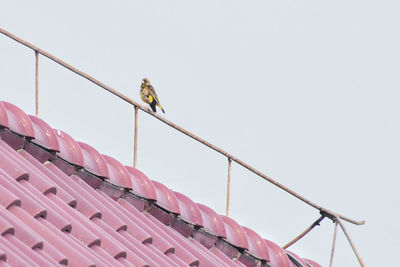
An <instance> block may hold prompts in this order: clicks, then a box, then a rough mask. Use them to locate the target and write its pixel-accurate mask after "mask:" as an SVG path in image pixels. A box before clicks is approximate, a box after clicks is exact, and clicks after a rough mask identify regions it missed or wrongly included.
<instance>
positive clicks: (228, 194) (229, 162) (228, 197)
mask: <svg viewBox="0 0 400 267" xmlns="http://www.w3.org/2000/svg"><path fill="white" fill-rule="evenodd" d="M231 165H232V159H231V158H228V183H227V188H226V216H229V202H230V197H231Z"/></svg>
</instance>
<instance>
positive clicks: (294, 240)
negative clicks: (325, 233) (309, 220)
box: [282, 215, 325, 249]
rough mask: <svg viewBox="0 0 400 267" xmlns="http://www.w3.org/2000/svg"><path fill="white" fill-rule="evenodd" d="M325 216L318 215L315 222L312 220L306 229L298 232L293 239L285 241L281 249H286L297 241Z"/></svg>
mask: <svg viewBox="0 0 400 267" xmlns="http://www.w3.org/2000/svg"><path fill="white" fill-rule="evenodd" d="M324 218H325V216H324V215H321V217H319V218H318V219H317V220H316V221H315V222H313V224H311V225H310V226H309V227H308V228H307V229H306V230H304V232H302V233H301V234H299V235H298V236H297V237H296V238H295V239H293V240H292V241H290V242H289V243H287V244H286V245H284V246H283V247H282V248H283V249H287V248H288V247H290V246H291V245H293V244H294V243H296V242H297V241H299V240H300V239H301V238H302V237H303V236H305V235H306V234H308V232H310V231H311V230H312V229H313V228H314V227H315V226H317V225H319V223H320V222H321V221H322V220H323V219H324Z"/></svg>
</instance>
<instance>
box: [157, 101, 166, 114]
mask: <svg viewBox="0 0 400 267" xmlns="http://www.w3.org/2000/svg"><path fill="white" fill-rule="evenodd" d="M157 106H158V107H159V108H161V111H162V112H163V113H165V110H164V109H163V107H162V106H161V104H159V103H157Z"/></svg>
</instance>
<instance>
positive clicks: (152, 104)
mask: <svg viewBox="0 0 400 267" xmlns="http://www.w3.org/2000/svg"><path fill="white" fill-rule="evenodd" d="M156 105H157V103H156V101H153V102H151V104H150V107H151V110H152V111H153V112H157V110H156Z"/></svg>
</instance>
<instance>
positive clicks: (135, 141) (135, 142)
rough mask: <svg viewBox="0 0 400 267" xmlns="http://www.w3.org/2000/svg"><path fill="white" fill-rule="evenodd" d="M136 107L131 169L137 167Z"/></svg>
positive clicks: (137, 111)
mask: <svg viewBox="0 0 400 267" xmlns="http://www.w3.org/2000/svg"><path fill="white" fill-rule="evenodd" d="M138 113H139V110H138V107H137V106H135V130H134V139H133V167H135V168H136V165H137V135H138Z"/></svg>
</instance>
